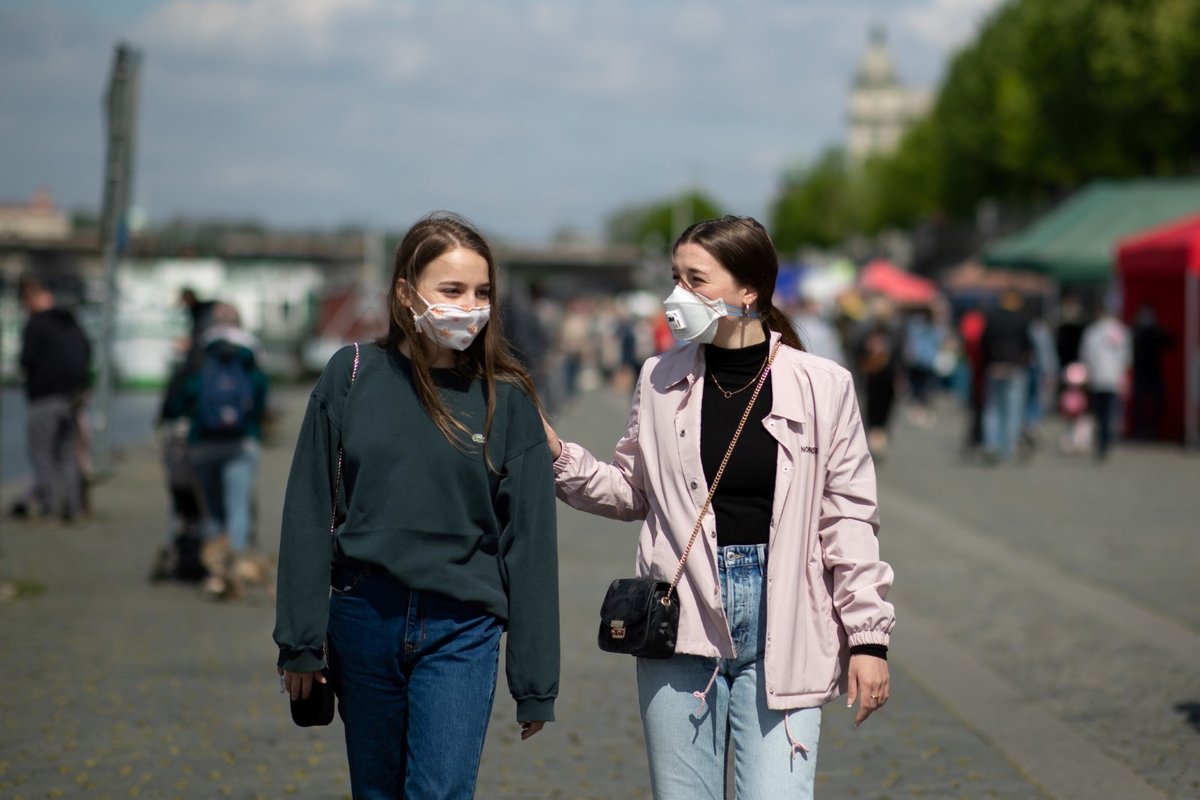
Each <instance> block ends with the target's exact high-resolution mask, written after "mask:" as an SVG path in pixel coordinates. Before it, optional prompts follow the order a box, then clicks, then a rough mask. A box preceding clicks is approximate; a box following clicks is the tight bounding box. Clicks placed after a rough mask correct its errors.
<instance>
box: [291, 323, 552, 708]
mask: <svg viewBox="0 0 1200 800" xmlns="http://www.w3.org/2000/svg"><path fill="white" fill-rule="evenodd" d="M360 351H361V357H360V363H359V368H358V377H357V378H356V379H355V380H354V383H353V386H351V381H350V376H351V371H352V369H353V362H354V348H353V347H346V348H343V349H342V350H340V351H338V353H337V354H335V355H334V357H333V358H332V359H330V361H329V364H328V366H326V368H325V371H324V373H323V374H322V375H321V377H320V379H319V380H318V382H317V385H316V388H315V389H314V390H313V393H312V396H311V398H310V399H309V404H308V411H307V413H306V414H305V418H304V424H303V427H302V428H301V430H300V438H299V441H298V442H297V444H296V453H295V456H294V457H293V459H292V470H291V474H290V476H289V477H288V485H287V494H286V496H285V500H284V507H283V529H282V535H281V538H280V543H279V579H278V581H279V583H278V586H279V591H278V596H277V600H276V621H275V642H276V644H278V645H279V650H280V654H279V664H280V666H282V667H283V668H284V669H287V670H291V671H297V672H301V671H313V670H317V669H320V668H321V666H322V663H323V657H322V647H323V644H324V642H325V631H326V625H327V622H328V619H329V581H330V566H331V560H332V559H333V558H334V556H335V553H334V552H333V549H332V547H331V541H330V535H329V526H330V521H331V509H332V507H333V498H332V492H333V486H334V482H335V476H336V473H337V463H338V444H339V442H340V443H341V445H342V448H343V451H344V458H343V463H344V466H343V473H342V488H343V492H344V503H343V502H342V500H341V498H342V497H343V495H339V512H338V519H339V522H340V525H339V528H338V531H337V553H336V556H337V557H338V558H350V559H355V560H357V561H362V562H367V563H369V564H374V565H377V566H380V567H383V568H384V569H386V570H387V571H388V572H389V573H390V574H391V575H393V576H394V577H395V578H396V579H397V580H398V581H400V582H401V583H402V584H404V585H405V586H407V587H409V588H412V589H417V590H420V591H431V592H437V593H440V594H443V595H447V596H449V597H452V598H454V599H456V600H461V601H463V602H465V603H469V604H471V605H474V606H478V607H479V608H480V609H483V610H484V611H487V612H489V613H491V614H494V615H496V616H497V617H498V618H500V619H501V620H502V621H503V622H504V623H505V626H506V629H507V641H506V650H505V657H506V665H507V671H508V686H509V691H510V692H511V693H512V696H513V699H515V700H516V701H517V719H518V720H521V721H533V720H552V719H554V698H555V697H556V696H557V694H558V668H559V638H558V554H557V538H556V526H555V507H554V477H553V471H552V469H551V460H550V450H549V447H548V446H547V444H546V435H545V430H544V429H543V427H542V423H541V417H540V416H539V415H538V412H537V408H536V407H535V406H534V404H533V401H532V400H530V398H529V397H528V396H527V395H526V394H525V393H524V392H523V391H521V390H520V389H519V388H517V387H514V386H512V385H510V384H506V383H498V385H497V391H496V395H497V397H496V412H495V417H494V419H493V422H492V431H491V436H490V438H489V440H488V441H487V455H488V457H489V458H490V459H491V463H492V465H493V466H494V467H495V468H496V470H498V473H499V474H497V472H496V471H490V470H489V469H488V467H487V463H486V462H485V460H484V454H483V447H482V444H480V442H482V439H483V430H484V421H485V415H486V400H485V389H484V386H483V383H482V382H481V381H469V380H467V379H465V378H463V377H461V376H459V375H457V374H456V373H454V372H452V371H451V370H435V371H434V373H435V377H436V379H437V382H438V384H439V389H440V392H441V396H442V398H443V399H444V400H445V402H446V405H447V406H448V407H449V409H450V411H451V413H453V414H454V416H455V418H457V419H459V420H461V421H462V422H463V423H464V424H466V425H467V427H468V428H469V429H470V430H471V432H472V434H473V435H472V436H470V437H466V436H463V437H460V438H462V439H463V446H462V447H461V448H456V447H454V446H453V445H452V444H451V443H450V442H449V441H447V439H446V437H445V436H444V435H443V434H442V432H441V431H440V430H438V428H437V426H436V425H434V423H433V420H432V419H430V417H429V415H428V414H427V413H426V412H425V410H424V408H423V407H422V406H421V403H420V400H419V399H418V398H417V394H416V389H415V387H414V385H413V381H412V368H411V365H410V363H409V361H408V359H407V358H405V357H404V356H403V355H401V354H400V353H399V352H387V351H385V350H383V349H382V348H380V347H378V346H376V345H374V344H363V345H360ZM473 440H474V441H473Z"/></svg>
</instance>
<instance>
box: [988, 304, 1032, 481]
mask: <svg viewBox="0 0 1200 800" xmlns="http://www.w3.org/2000/svg"><path fill="white" fill-rule="evenodd" d="M1024 306H1025V301H1024V298H1022V297H1021V293H1020V292H1017V291H1015V290H1013V289H1006V290H1005V291H1004V292H1003V293H1002V294H1001V295H1000V304H999V307H997V308H994V309H992V311H991V312H990V313H989V314H988V315H987V322H986V323H985V325H984V329H983V338H982V339H981V340H980V355H981V358H982V361H983V374H984V402H983V446H984V455H985V457H986V458H987V459H988V460H989V461H991V462H995V461H1007V460H1009V459H1011V458H1012V456H1013V454H1014V453H1015V452H1016V447H1017V441H1018V439H1019V438H1020V436H1021V428H1022V427H1023V425H1024V422H1025V414H1024V409H1025V402H1026V398H1027V394H1028V382H1029V365H1030V364H1031V363H1032V358H1033V340H1032V338H1031V337H1030V335H1029V320H1028V319H1027V318H1026V317H1025V314H1024V313H1023V309H1024Z"/></svg>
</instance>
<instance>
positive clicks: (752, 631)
mask: <svg viewBox="0 0 1200 800" xmlns="http://www.w3.org/2000/svg"><path fill="white" fill-rule="evenodd" d="M717 567H718V571H719V575H720V579H721V599H722V602H723V603H724V606H725V615H726V617H727V618H728V620H729V629H730V632H731V633H732V634H733V643H734V647H735V648H736V651H737V656H736V657H735V658H731V659H717V658H705V657H703V656H693V655H674V656H672V657H671V658H668V659H661V660H656V659H648V658H639V659H638V662H637V676H638V696H639V699H640V701H641V709H642V725H643V727H644V729H645V734H646V752H647V755H648V757H649V761H650V786H651V789H652V791H653V792H654V797H655V800H676V798H678V799H679V800H697V799H698V798H712V800H721V798H723V797H724V796H725V743H726V741H727V737H728V740H729V741H731V742H732V743H733V785H734V791H735V796H736V797H738V798H743V799H744V800H754V798H765V797H787V798H797V799H802V798H811V797H812V796H813V783H814V780H815V777H816V769H817V740H818V738H819V737H820V735H821V709H820V708H804V709H793V710H791V711H786V712H785V711H775V710H771V709H769V708H767V693H766V686H765V678H764V675H763V646H764V644H765V643H766V621H767V615H766V591H765V585H766V583H765V580H766V578H765V576H766V545H730V546H727V547H722V548H720V550H719V551H718V556H717ZM714 670H715V674H714ZM710 680H711V681H712V685H711V687H708V691H707V696H706V700H705V702H704V703H703V704H701V702H700V701H699V700H698V699H697V698H696V696H695V694H694V692H697V691H702V690H705V689H706V687H707V685H708V683H709V681H710ZM793 742H794V743H798V744H800V745H802V749H794V748H793V747H792V744H793Z"/></svg>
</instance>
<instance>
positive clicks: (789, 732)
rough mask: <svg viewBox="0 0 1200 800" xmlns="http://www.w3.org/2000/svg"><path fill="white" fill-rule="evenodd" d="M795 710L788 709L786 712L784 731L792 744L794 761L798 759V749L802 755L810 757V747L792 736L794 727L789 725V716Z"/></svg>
mask: <svg viewBox="0 0 1200 800" xmlns="http://www.w3.org/2000/svg"><path fill="white" fill-rule="evenodd" d="M794 710H795V709H789V710H788V711H786V712H784V715H783V732H784V733H786V734H787V739H788V744H790V745H791V746H792V760H793V761H795V760H796V751H797V750H799V751H800V755H802V756H804V757H805V758H808V748H807V747H805V746H804V745H802V744H800V743H799V742H797V741H796V740H795V739H793V738H792V729H791V728H789V727H788V717H789V716H791V714H792V711H794Z"/></svg>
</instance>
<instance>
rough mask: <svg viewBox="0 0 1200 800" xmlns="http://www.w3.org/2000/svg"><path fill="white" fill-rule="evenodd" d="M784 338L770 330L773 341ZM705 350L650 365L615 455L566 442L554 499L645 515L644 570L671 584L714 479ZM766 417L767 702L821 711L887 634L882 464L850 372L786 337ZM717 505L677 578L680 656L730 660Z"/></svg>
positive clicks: (890, 616) (683, 351)
mask: <svg viewBox="0 0 1200 800" xmlns="http://www.w3.org/2000/svg"><path fill="white" fill-rule="evenodd" d="M778 339H779V335H778V334H776V333H772V334H771V346H772V347H774V345H775V342H776V341H778ZM703 378H704V358H703V352H702V350H701V348H700V346H699V345H695V344H691V345H686V346H684V347H680V348H678V349H676V350H674V351H671V352H669V353H666V354H664V355H662V356H659V357H657V358H654V359H651V360H650V361H648V362H646V365H645V366H644V367H643V369H642V373H641V376H640V378H639V380H638V386H637V389H636V391H635V392H634V397H633V408H632V409H631V411H630V415H629V426H628V429H627V430H626V431H625V435H624V436H623V437H622V438H621V440H620V441H619V442H617V448H616V452H615V453H614V455H613V459H612V462H611V463H608V464H605V463H603V462H601V461H599V460H598V459H596V458H595V457H594V456H593V455H592V454H591V453H589V452H588V451H587V450H585V449H583V448H582V447H580V446H579V445H578V444H574V443H570V442H564V443H563V450H562V454H561V455H560V456H559V458H558V460H557V461H555V463H554V471H555V476H556V488H557V493H558V496H559V498H561V499H562V500H564V501H566V502H567V503H568V504H570V505H571V506H573V507H574V508H577V509H580V510H582V511H589V512H591V513H594V514H600V515H602V516H606V517H611V518H614V519H621V520H635V519H642V520H645V524H644V525H643V526H642V531H641V535H640V538H639V541H638V556H637V574H638V575H639V576H640V575H652V576H655V577H658V578H660V579H662V580H666V581H669V580H670V579H671V577H672V575H674V573H675V568H676V566H677V565H678V563H679V557H680V555H681V554H682V552H683V549H684V547H686V546H687V539H688V536H689V535H690V534H691V532H692V528H693V527H694V526H695V524H696V516H697V515H698V514H699V513H700V506H701V505H703V503H704V498H705V497H707V496H708V485H707V482H706V481H705V477H704V471H703V468H702V467H701V463H700V435H699V434H700V404H701V403H700V401H701V392H700V391H699V390H700V388H701V387H702V386H703V385H704V381H703ZM770 380H771V389H772V394H773V404H772V407H771V412H770V414H768V415H767V417H766V418H765V419H764V420H763V424H764V425H765V426H766V427H767V430H768V431H769V432H770V434H771V435H772V436H774V437H775V439H777V440H778V441H779V456H778V460H777V467H776V473H775V500H774V506H773V510H772V515H771V533H770V542H769V544H768V552H769V556H768V558H767V641H766V645H765V663H766V667H765V669H766V688H767V704H768V706H769V707H770V708H774V709H789V708H809V707H813V706H819V705H822V704H824V703H826V702H828V701H829V700H832V699H833V698H834V697H837V696H838V695H839V694H841V693H842V692H844V691H845V690H846V669H845V668H846V664H847V662H848V661H849V655H848V647H849V646H852V645H858V644H883V645H886V644H887V643H888V641H889V635H890V632H891V629H892V625H893V624H894V622H895V615H894V611H893V609H892V606H891V604H890V603H888V602H886V601H885V598H886V596H887V592H888V588H889V587H890V586H891V583H892V568H891V567H890V566H888V565H887V564H886V563H885V562H883V561H880V560H879V545H878V541H877V539H876V535H877V532H878V529H879V511H878V507H877V504H876V497H875V467H874V464H873V462H872V460H871V455H870V453H869V452H868V451H867V443H866V438H865V435H864V433H863V426H862V421H861V419H860V417H859V412H858V404H857V401H856V399H855V394H854V386H853V383H852V381H851V378H850V373H848V372H847V371H846V370H845V369H843V368H842V367H840V366H838V365H837V364H835V363H834V362H832V361H829V360H827V359H823V358H818V357H816V356H812V355H809V354H808V353H804V352H801V351H799V350H795V349H793V348H790V347H787V346H786V345H785V346H783V347H781V348H780V349H779V354H778V355H777V356H776V358H775V362H774V364H773V366H772V367H771V374H770ZM716 536H717V534H716V518H715V516H714V515H713V512H712V510H711V509H710V510H709V511H708V513H707V514H706V515H705V519H704V524H703V526H702V527H701V532H700V535H699V536H698V537H697V541H696V544H695V546H694V547H693V549H692V554H691V556H690V557H689V558H688V561H687V565H686V567H685V570H684V575H683V578H682V579H681V580H680V583H679V599H680V619H679V638H678V643H677V645H676V652H679V653H691V654H695V655H701V656H710V657H716V656H720V657H723V658H731V657H733V655H734V647H733V640H732V639H731V638H730V633H729V625H728V623H727V621H726V619H725V612H724V609H723V608H722V605H721V590H720V584H719V582H718V578H717V560H716Z"/></svg>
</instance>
